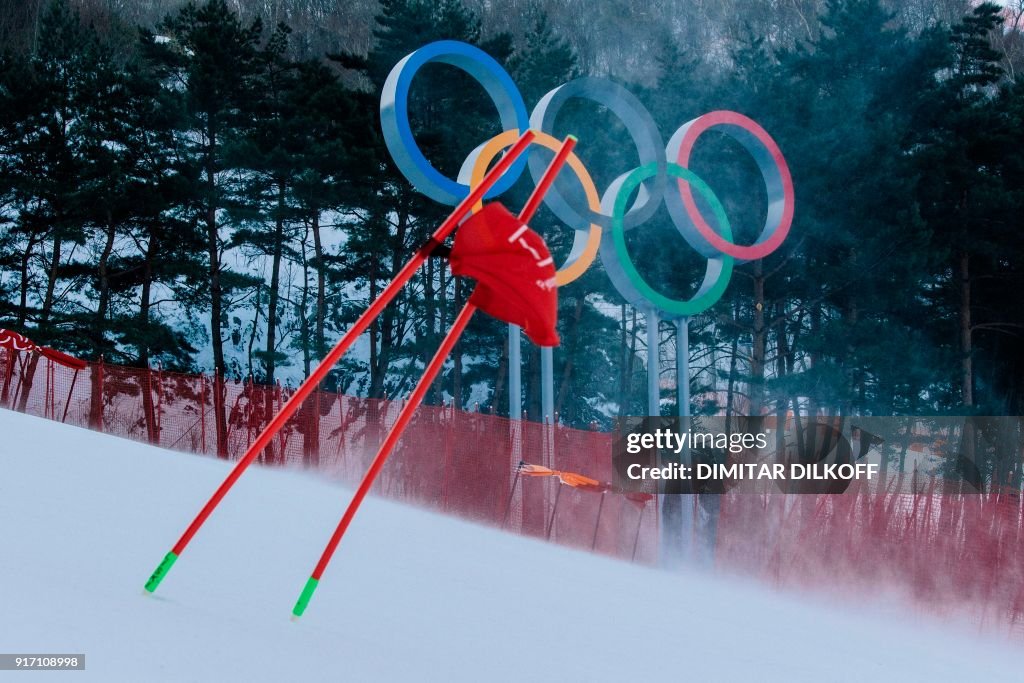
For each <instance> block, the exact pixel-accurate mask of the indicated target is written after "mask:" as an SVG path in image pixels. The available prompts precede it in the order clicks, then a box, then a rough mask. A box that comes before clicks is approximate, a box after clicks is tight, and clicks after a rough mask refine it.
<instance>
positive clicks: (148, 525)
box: [0, 410, 1020, 682]
mask: <svg viewBox="0 0 1024 683" xmlns="http://www.w3.org/2000/svg"><path fill="white" fill-rule="evenodd" d="M0 435H2V439H0V444H2V446H0V652H7V653H15V652H24V653H47V652H50V653H85V655H86V670H85V671H79V672H75V673H70V672H49V673H42V672H40V673H36V674H32V675H30V676H29V678H32V679H33V680H38V679H53V680H57V679H60V680H73V681H163V680H168V681H169V680H188V681H206V680H211V681H212V680H217V681H229V680H246V681H285V680H294V681H328V680H330V681H406V680H437V681H518V682H525V681H536V680H557V681H602V680H606V681H627V680H628V681H641V680H645V679H647V680H654V679H655V678H656V677H657V679H659V680H660V679H662V678H663V677H665V676H666V674H667V675H669V676H670V677H671V678H673V679H679V680H716V681H731V680H758V681H773V680H778V681H781V680H786V681H818V680H828V681H855V680H863V679H865V678H869V679H870V680H872V681H873V682H877V681H896V680H922V681H965V680H987V681H1010V680H1020V650H1019V649H1018V648H1017V647H1016V646H1015V645H1013V644H1011V643H1008V642H998V641H997V642H991V639H989V640H988V641H983V640H982V639H981V637H980V636H979V635H978V634H977V633H975V632H972V631H969V630H966V629H962V628H954V627H942V628H940V627H939V626H938V625H933V624H923V623H920V622H919V621H917V622H915V621H911V620H910V619H909V617H907V616H905V615H904V614H903V613H902V612H901V610H900V608H898V607H896V606H894V607H892V608H890V610H889V612H888V613H879V612H874V613H872V612H870V611H868V610H866V609H864V608H862V609H860V610H858V611H854V610H853V609H852V608H851V607H850V605H849V604H848V603H847V604H845V605H842V606H840V605H839V604H837V603H831V604H829V603H824V602H821V601H818V602H815V601H811V600H810V599H808V598H805V597H801V596H795V595H792V594H785V593H780V592H775V591H772V590H770V589H768V588H765V587H761V586H759V585H756V584H752V583H749V582H746V581H741V580H737V579H735V578H721V577H712V576H706V575H701V574H670V573H667V572H661V571H657V570H654V569H647V568H643V567H637V566H632V565H629V564H625V563H621V562H618V561H614V560H610V559H606V558H601V557H597V556H593V555H589V554H585V553H580V552H576V551H571V550H567V549H563V548H559V547H556V546H552V545H547V544H544V543H542V542H539V541H534V540H530V539H524V538H518V537H515V536H512V535H508V534H503V533H501V532H498V531H495V530H492V529H488V528H485V527H480V526H475V525H472V524H469V523H465V522H462V521H459V520H455V519H451V518H446V517H442V516H438V515H435V514H432V513H427V512H424V511H422V510H417V509H414V508H409V507H404V506H401V505H397V504H394V503H390V502H387V501H384V500H380V499H369V500H368V501H367V502H366V504H365V505H364V507H363V509H362V510H361V511H360V514H359V516H358V517H357V518H356V520H355V522H354V524H353V525H352V528H351V529H350V532H349V535H348V536H347V537H346V539H345V541H344V542H343V543H342V545H341V547H340V548H339V551H338V554H337V555H336V556H335V558H334V562H333V564H332V565H331V567H330V568H329V569H328V571H327V573H326V574H325V576H324V580H323V581H322V583H321V585H320V587H319V589H318V591H317V593H316V595H315V596H314V598H313V601H312V602H311V604H310V607H309V609H308V611H307V612H306V616H305V617H303V618H302V619H301V620H300V621H298V622H292V621H291V620H290V619H289V616H290V611H291V607H292V605H293V604H294V601H295V598H296V597H297V596H298V592H299V590H300V589H301V588H302V586H303V584H304V582H305V580H306V578H307V576H308V574H309V572H310V570H311V569H312V567H313V564H314V563H315V561H316V559H317V557H318V556H319V554H320V551H321V549H322V548H323V544H324V543H325V542H326V540H327V538H328V536H329V534H330V532H331V531H332V530H333V528H334V525H335V524H336V522H337V520H338V517H339V515H340V513H341V511H342V509H343V507H344V505H345V503H346V502H347V500H348V495H349V492H348V491H347V490H345V489H342V488H340V487H338V486H337V485H336V484H333V483H330V482H326V481H321V480H319V479H317V478H316V477H315V476H314V475H313V474H307V473H303V472H297V471H281V470H266V469H258V468H254V469H253V470H252V471H250V472H247V473H246V475H245V477H243V478H242V480H241V481H240V483H239V484H238V486H237V487H236V488H235V490H234V491H232V493H231V495H229V496H228V498H227V499H226V500H225V502H224V504H223V505H222V506H221V508H220V509H218V511H217V512H216V513H215V514H214V516H213V517H212V518H211V520H210V522H209V523H208V524H207V526H206V527H205V528H204V529H202V531H201V532H200V533H199V535H198V536H196V538H195V540H194V541H193V542H192V545H191V546H189V548H188V549H187V550H186V551H185V553H184V554H183V555H182V557H181V559H180V560H179V561H178V563H177V565H176V566H175V567H174V569H173V570H172V571H171V573H170V574H169V575H168V577H167V579H166V580H165V581H164V583H163V585H162V586H161V587H160V589H159V590H158V591H157V593H156V594H155V595H153V596H148V595H145V594H144V593H143V591H142V584H143V582H144V581H145V579H146V578H147V577H148V576H149V574H150V572H151V571H152V570H153V568H154V567H155V566H156V564H157V562H159V561H160V559H161V558H162V557H163V555H164V553H165V552H166V551H167V550H168V548H169V547H170V545H171V544H172V543H173V541H174V540H175V539H176V538H177V537H178V535H179V534H180V533H181V531H182V530H183V528H184V527H185V525H186V524H187V523H188V521H189V520H190V519H191V516H192V515H193V514H194V513H195V512H196V511H197V510H198V508H199V506H200V505H201V504H202V503H203V501H205V499H206V497H207V496H208V495H209V494H210V492H211V491H212V490H213V488H214V487H215V486H216V485H217V484H218V483H219V482H220V481H221V479H222V478H223V476H224V475H225V474H226V472H227V469H228V464H226V463H224V462H220V461H217V460H214V459H208V458H202V457H197V456H191V455H186V454H182V453H174V452H170V451H165V450H161V449H157V448H152V447H148V446H144V445H140V444H138V443H134V442H130V441H124V440H119V439H115V438H111V437H107V436H104V435H100V434H96V433H92V432H88V431H84V430H79V429H76V428H73V427H67V426H64V425H60V424H56V423H53V422H48V421H44V420H41V419H39V418H32V417H26V416H23V415H20V414H16V413H11V412H8V411H3V410H0ZM425 455H427V454H425ZM0 678H2V675H0ZM19 680H20V679H19Z"/></svg>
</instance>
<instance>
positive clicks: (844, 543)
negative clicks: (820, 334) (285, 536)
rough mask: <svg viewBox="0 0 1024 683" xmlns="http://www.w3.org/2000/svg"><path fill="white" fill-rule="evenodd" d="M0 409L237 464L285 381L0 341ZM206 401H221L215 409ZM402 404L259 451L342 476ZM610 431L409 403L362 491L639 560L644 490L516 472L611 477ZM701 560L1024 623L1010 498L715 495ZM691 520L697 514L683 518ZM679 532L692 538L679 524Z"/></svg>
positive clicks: (311, 420)
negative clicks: (76, 367) (127, 363)
mask: <svg viewBox="0 0 1024 683" xmlns="http://www.w3.org/2000/svg"><path fill="white" fill-rule="evenodd" d="M0 382H2V385H0V405H2V406H3V407H7V408H12V409H15V410H21V411H22V412H26V413H29V414H33V415H38V416H44V417H48V418H50V419H54V420H57V421H63V422H66V423H68V424H73V425H77V426H81V427H88V428H91V429H96V430H101V431H103V432H106V433H109V434H113V435H116V436H121V437H126V438H130V439H135V440H138V441H144V442H149V443H152V444H155V445H159V446H162V447H165V448H172V449H178V450H182V451H191V452H195V453H205V454H208V455H211V456H216V455H217V454H218V450H219V449H218V438H217V434H218V427H217V420H216V418H215V412H216V410H215V405H223V406H224V415H225V420H224V424H223V437H222V439H221V448H220V450H221V455H222V457H226V458H229V459H237V458H239V457H241V456H242V454H243V453H244V452H245V450H246V448H247V446H248V445H249V443H251V442H252V441H253V440H254V439H255V437H256V435H257V433H258V432H259V431H260V429H261V428H262V427H263V425H264V424H265V423H266V421H267V420H268V419H269V417H270V416H271V415H272V414H273V412H274V411H276V410H278V409H279V408H280V406H281V405H283V402H284V401H286V400H287V398H288V395H289V390H288V389H282V388H280V387H265V386H260V385H256V384H253V383H251V382H245V381H234V380H223V379H220V378H215V377H208V376H202V375H199V376H190V375H182V374H176V373H170V372H162V371H160V370H155V369H154V370H146V369H140V368H126V367H119V366H112V365H109V364H90V365H89V367H87V368H86V369H85V370H82V371H80V372H79V373H77V374H76V373H75V372H74V371H73V370H72V369H70V368H66V367H64V366H60V365H56V364H53V363H51V362H50V361H48V360H47V359H45V358H38V357H34V356H32V355H30V354H14V353H10V352H4V351H0ZM216 402H219V403H216ZM400 409H401V402H400V401H384V400H369V399H364V398H356V397H351V396H344V395H337V394H333V393H328V392H317V393H314V394H313V395H312V396H311V397H310V398H309V399H308V400H307V401H306V403H305V404H304V405H303V406H302V408H301V409H300V410H299V411H298V412H297V413H296V414H295V417H294V418H293V419H292V420H290V421H289V422H288V423H287V425H286V426H285V428H284V429H283V430H282V431H281V433H280V434H279V435H278V436H277V437H276V438H275V439H274V441H273V443H272V445H271V447H270V448H268V449H267V450H266V451H265V452H264V453H263V454H262V455H261V456H260V461H261V462H262V463H263V464H264V465H271V466H295V467H305V468H310V469H315V470H318V471H320V472H322V473H324V474H325V475H326V476H329V477H331V478H334V479H338V480H341V481H344V482H348V483H355V482H356V481H358V479H359V478H360V477H361V476H362V474H363V472H364V471H365V469H366V468H367V466H368V465H369V463H370V460H371V459H372V457H373V455H374V454H375V453H376V450H377V447H378V445H379V444H380V442H381V440H382V439H383V437H384V435H385V434H386V432H387V430H388V429H389V428H390V426H391V425H392V424H393V423H394V420H395V419H396V418H397V416H398V412H399V410H400ZM611 446H612V444H611V435H610V434H607V433H602V432H596V431H580V430H574V429H568V428H565V427H561V426H546V425H540V424H536V423H531V422H527V421H512V420H508V419H504V418H500V417H497V416H493V415H487V414H481V413H470V412H464V411H459V410H454V409H452V408H450V407H441V406H422V407H421V408H420V409H419V410H418V411H417V412H416V415H415V418H414V420H413V422H412V423H411V425H410V426H409V429H408V430H407V431H406V433H405V435H404V437H403V438H402V440H401V442H400V443H399V445H398V447H397V448H396V450H395V452H394V454H393V456H392V457H391V459H390V460H389V461H388V463H387V465H386V466H385V468H384V470H383V472H382V473H381V476H380V477H379V478H378V480H377V482H376V483H375V485H374V489H373V491H374V493H375V494H376V495H380V496H384V497H387V498H392V499H395V500H399V501H402V502H407V503H412V504H415V505H419V506H424V507H427V508H430V509H434V510H438V511H441V512H445V513H449V514H453V515H457V516H460V517H464V518H468V519H471V520H474V521H477V522H481V523H485V524H490V525H493V526H496V527H500V528H503V529H505V530H507V531H510V532H513V533H519V534H523V535H528V536H533V537H538V538H544V539H549V540H550V541H552V542H557V543H560V544H564V545H568V546H572V547H576V548H581V549H586V550H592V551H595V552H599V553H602V554H607V555H610V556H613V557H617V558H621V559H625V560H633V561H636V562H642V563H647V564H653V563H655V562H656V561H657V559H658V551H659V549H658V508H657V498H656V497H651V496H642V495H641V496H627V495H623V494H619V493H613V492H604V493H601V492H596V491H592V490H587V489H585V488H576V487H572V486H567V485H563V484H560V483H559V479H558V477H555V476H551V477H527V476H521V475H519V474H518V472H517V465H518V464H519V463H520V462H522V461H525V462H528V463H531V464H535V465H541V466H544V467H548V468H550V469H554V470H560V471H563V472H575V473H580V474H583V475H585V476H587V477H590V478H593V479H596V480H598V481H600V482H608V481H610V480H611V479H612V471H611V467H612V465H611V457H610V456H611ZM719 510H720V512H719V516H718V522H717V526H716V531H715V533H714V537H713V538H712V539H711V542H712V543H713V546H714V557H715V565H716V567H718V568H719V569H720V570H738V571H741V572H743V573H747V574H754V575H758V576H761V577H764V578H766V579H768V580H770V581H772V582H776V583H778V584H781V585H784V586H806V587H811V588H814V589H817V590H830V591H831V590H839V591H841V592H843V593H850V592H853V593H854V594H863V593H865V592H866V593H875V594H876V595H885V596H889V595H893V594H897V595H901V596H905V597H909V598H911V599H912V600H913V604H917V605H919V606H921V607H922V609H923V610H925V611H927V612H931V613H940V614H945V615H952V614H955V615H958V616H963V615H967V616H969V617H970V618H972V619H974V620H976V621H981V622H982V623H984V624H988V625H993V624H998V625H999V626H1000V627H1006V626H1009V627H1010V628H1011V629H1012V630H1013V631H1014V632H1015V633H1016V634H1018V635H1021V634H1022V633H1024V507H1022V505H1021V499H1020V492H1019V491H1008V492H1007V491H993V492H988V493H983V494H976V493H965V492H963V490H961V489H959V488H957V487H956V486H953V485H951V484H949V483H948V482H942V481H940V480H936V479H934V478H926V477H923V476H918V475H917V474H912V473H907V474H903V475H900V474H898V473H897V474H893V475H890V477H889V478H888V479H882V480H876V481H875V482H873V483H872V484H871V485H870V486H869V485H867V484H865V483H861V484H855V485H854V487H853V488H851V490H849V491H847V492H846V493H843V494H841V495H826V494H821V495H810V494H803V495H785V494H781V493H771V494H754V493H740V492H737V491H730V492H728V493H725V494H723V495H721V496H720V497H719ZM696 517H698V516H695V518H696ZM694 533H700V532H699V531H696V530H695V531H694Z"/></svg>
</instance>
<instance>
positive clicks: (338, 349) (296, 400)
mask: <svg viewBox="0 0 1024 683" xmlns="http://www.w3.org/2000/svg"><path fill="white" fill-rule="evenodd" d="M534 137H535V134H534V132H533V131H530V130H527V131H526V132H524V133H523V134H522V135H521V136H520V137H519V140H517V141H516V143H515V144H514V145H513V146H512V148H511V149H509V151H508V152H507V153H506V154H505V155H504V156H503V157H502V158H501V160H500V161H499V162H498V163H497V164H496V165H495V166H494V168H493V169H491V170H490V171H489V172H488V173H487V174H486V175H485V176H484V178H483V180H481V182H480V184H479V185H478V186H477V187H475V188H473V190H472V191H470V193H469V195H468V196H467V197H466V198H465V199H463V200H462V201H461V202H460V203H459V205H458V206H456V207H455V210H454V211H452V213H451V215H449V216H448V218H447V219H445V221H444V222H443V223H441V225H440V227H438V229H437V230H435V231H434V234H433V235H431V237H430V239H429V240H428V241H427V243H426V244H424V245H423V246H422V247H420V248H419V250H418V251H417V252H416V254H415V255H414V256H413V257H412V259H410V261H409V262H408V263H406V264H405V266H404V267H403V268H402V270H401V271H399V273H398V275H396V276H395V278H394V280H392V281H391V284H389V285H388V286H387V287H386V288H385V289H384V291H383V292H381V294H380V296H378V297H377V298H376V300H374V302H373V303H371V304H370V306H369V307H368V308H367V309H366V310H365V311H363V314H362V315H361V316H359V319H358V320H357V321H356V322H355V324H354V325H353V326H352V327H351V328H350V329H349V331H348V332H346V333H345V336H343V337H342V338H341V339H340V340H339V341H338V343H337V344H336V345H335V346H334V348H333V349H331V350H330V352H329V353H328V354H327V355H326V356H325V357H324V359H323V360H322V361H321V362H320V364H319V365H317V367H316V369H315V370H314V371H313V372H312V373H311V374H310V376H309V377H308V378H306V381H305V382H303V383H302V384H300V385H299V388H298V389H296V390H295V393H294V394H292V397H291V398H290V399H288V402H287V403H285V404H284V406H283V407H282V408H281V410H280V411H279V412H278V413H277V415H275V416H274V418H273V419H272V420H271V421H270V423H269V424H267V426H266V427H264V428H263V431H262V432H260V434H259V436H257V437H256V440H255V441H254V442H253V443H252V445H250V446H249V449H248V450H247V451H246V452H245V455H244V456H243V457H242V458H241V459H240V460H239V461H238V463H237V464H236V465H235V467H234V468H233V469H232V470H231V473H230V474H228V476H227V478H226V479H225V480H224V481H223V482H222V483H221V485H220V486H219V487H218V488H217V490H216V491H214V493H213V495H212V496H211V497H210V500H208V501H207V502H206V505H204V506H203V508H202V510H200V511H199V514H198V515H196V518H195V519H194V520H192V523H191V524H190V525H189V526H188V528H187V529H186V530H185V533H183V534H182V535H181V538H180V539H178V542H177V543H176V544H175V545H174V547H173V548H172V549H171V551H170V552H168V553H167V555H165V556H164V559H163V560H162V561H161V562H160V564H159V565H158V566H157V568H156V569H155V570H154V571H153V574H152V575H151V576H150V577H149V580H148V581H146V590H147V591H148V592H150V593H152V592H153V591H155V590H156V589H157V587H158V586H159V585H160V582H161V581H163V580H164V577H165V576H166V575H167V572H169V571H170V570H171V567H173V566H174V563H175V562H177V560H178V557H179V556H180V555H181V553H182V552H183V551H184V550H185V547H186V546H187V545H188V544H189V541H191V540H192V537H193V536H195V534H196V532H197V531H199V528H200V527H202V526H203V523H205V522H206V520H207V518H208V517H209V516H210V513H212V512H213V511H214V509H215V508H216V507H217V505H219V504H220V501H221V500H222V499H223V498H224V496H225V495H227V493H228V491H230V490H231V487H232V486H234V485H235V482H236V481H238V479H239V477H241V476H242V473H243V472H245V470H246V469H247V468H248V467H249V465H251V464H252V462H253V460H255V459H256V457H257V456H258V455H259V454H260V453H261V452H262V451H263V449H264V448H266V447H267V444H269V443H270V441H271V440H272V439H273V438H274V436H275V435H276V434H277V432H278V431H280V429H281V428H282V427H284V425H285V423H286V422H287V421H288V420H289V418H291V416H292V415H293V414H294V413H295V411H296V410H298V409H299V406H300V405H302V402H303V401H304V400H305V399H306V397H307V396H309V394H310V393H312V392H313V390H314V389H315V388H316V387H317V386H319V385H320V382H322V381H323V380H324V378H325V377H326V376H327V373H328V372H330V371H331V369H332V368H333V367H334V366H335V365H337V363H338V361H339V360H340V359H341V357H342V356H343V355H345V352H346V351H348V349H349V347H350V346H352V344H353V343H354V342H355V340H356V339H358V338H359V336H360V335H361V334H362V333H363V332H365V331H366V328H368V327H369V326H370V323H371V322H373V320H374V319H375V318H376V317H377V316H378V315H380V313H381V311H382V310H383V309H384V307H385V306H387V305H388V304H389V303H390V302H391V300H392V299H394V298H395V296H396V295H397V294H398V292H399V291H400V290H401V289H402V287H403V286H405V283H406V282H408V281H409V279H410V278H412V276H413V275H414V274H415V273H416V271H417V270H418V269H419V267H420V265H422V264H423V262H424V261H425V260H426V259H427V257H428V256H430V253H431V252H432V251H433V250H434V247H436V246H437V245H438V244H440V243H442V242H443V241H444V239H445V238H446V237H448V235H449V234H451V232H452V231H453V230H454V229H455V228H456V227H458V225H459V223H461V222H462V219H464V218H465V217H466V216H467V215H469V213H470V211H472V210H473V207H474V206H475V205H476V204H477V202H479V201H480V200H482V199H483V196H484V195H485V194H486V193H487V191H488V190H490V189H491V187H493V186H494V184H495V183H496V182H498V180H499V179H500V178H501V176H502V175H504V174H505V171H507V170H508V169H509V167H510V166H511V165H512V164H513V163H514V162H515V160H516V159H518V158H519V156H520V155H522V153H523V152H525V151H526V148H527V147H528V146H529V145H530V143H531V142H532V141H533V138H534Z"/></svg>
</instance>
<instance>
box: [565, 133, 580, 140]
mask: <svg viewBox="0 0 1024 683" xmlns="http://www.w3.org/2000/svg"><path fill="white" fill-rule="evenodd" d="M565 139H566V140H572V141H573V142H579V141H580V139H579V138H578V137H576V136H575V135H571V134H570V135H566V136H565Z"/></svg>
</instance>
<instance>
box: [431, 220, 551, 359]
mask: <svg viewBox="0 0 1024 683" xmlns="http://www.w3.org/2000/svg"><path fill="white" fill-rule="evenodd" d="M451 266H452V273H454V274H455V275H459V276H462V277H471V278H473V279H474V280H476V281H477V286H476V289H475V290H474V291H473V294H472V296H470V298H469V303H471V304H473V305H474V306H476V307H477V308H479V309H481V310H483V311H485V312H486V313H488V314H489V315H492V316H494V317H495V318H497V319H498V320H503V321H505V322H507V323H512V324H515V325H519V326H520V327H522V328H523V331H524V332H526V336H528V337H529V338H530V340H531V341H532V342H533V343H534V344H537V345H538V346H558V332H557V331H556V330H555V323H556V322H557V320H558V287H557V285H556V284H555V261H554V259H553V258H551V253H550V252H549V251H548V247H547V245H546V244H544V240H543V239H542V238H541V236H540V235H538V234H537V233H535V232H534V231H533V230H531V229H530V228H529V227H528V226H527V225H526V224H525V223H523V222H521V221H520V220H519V219H518V218H516V217H515V216H513V215H512V213H511V212H509V210H508V209H506V208H505V207H504V206H502V205H501V204H499V203H497V202H492V203H490V204H487V205H486V206H484V208H483V209H481V210H480V211H479V212H477V213H476V214H474V215H472V216H470V217H469V218H468V219H466V222H464V223H463V224H462V226H461V227H460V228H459V231H458V232H457V233H455V244H454V245H453V246H452V253H451Z"/></svg>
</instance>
